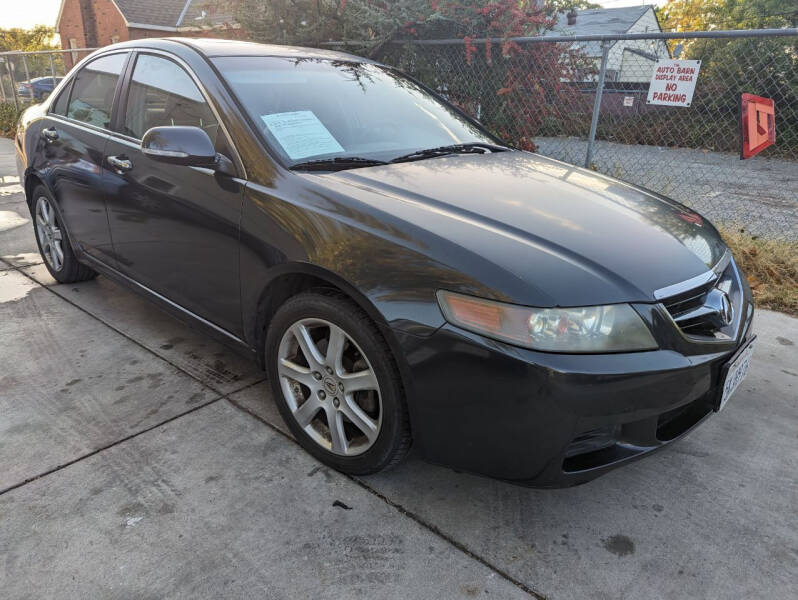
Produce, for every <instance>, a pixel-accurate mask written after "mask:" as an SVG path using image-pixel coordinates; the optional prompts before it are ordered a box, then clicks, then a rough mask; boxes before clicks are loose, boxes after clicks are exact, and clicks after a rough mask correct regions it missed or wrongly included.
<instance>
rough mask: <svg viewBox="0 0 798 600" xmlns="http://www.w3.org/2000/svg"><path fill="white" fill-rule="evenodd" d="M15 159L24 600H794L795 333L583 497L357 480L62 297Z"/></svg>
mask: <svg viewBox="0 0 798 600" xmlns="http://www.w3.org/2000/svg"><path fill="white" fill-rule="evenodd" d="M12 150H13V148H12V145H11V143H10V142H9V141H8V140H0V590H2V592H0V594H1V595H2V597H3V598H50V597H58V598H164V597H169V598H181V597H184V598H192V599H194V598H221V597H230V598H241V597H247V598H249V597H262V598H302V599H304V598H311V597H313V598H329V599H339V598H340V599H350V598H424V599H427V598H436V599H445V598H471V597H481V596H486V597H492V598H502V599H504V598H528V597H536V598H552V599H567V598H635V599H638V598H645V599H647V600H650V599H655V598H674V599H677V598H678V599H681V598H708V599H717V598H735V599H736V598H769V599H778V598H795V594H796V584H797V582H798V508H797V507H798V320H796V319H792V318H789V317H786V316H784V315H781V314H778V313H772V312H767V311H760V312H759V314H758V316H757V319H756V325H755V326H756V330H757V332H758V334H759V342H758V347H757V352H756V355H755V361H754V368H753V370H752V372H751V373H750V375H749V377H748V379H746V381H745V382H744V383H743V385H742V386H741V388H740V389H739V390H738V392H737V394H736V396H735V397H734V398H733V399H732V401H731V402H730V404H729V406H728V407H727V408H726V409H725V410H724V411H723V412H722V413H721V414H719V415H717V416H716V417H714V418H713V419H711V420H710V421H709V422H707V423H706V424H705V425H704V426H702V427H701V428H699V429H698V430H697V431H695V432H693V433H692V434H690V435H689V436H688V437H687V438H686V439H684V440H682V441H680V442H678V443H676V444H674V445H673V446H671V447H670V448H669V449H666V450H665V451H663V452H660V453H659V454H657V455H655V456H652V457H650V458H648V459H646V460H643V461H640V462H637V463H635V464H633V465H631V466H628V467H626V468H624V469H621V470H618V471H615V472H613V473H611V474H609V475H608V476H606V477H604V478H602V479H599V480H597V481H594V482H592V483H590V484H587V485H584V486H582V487H579V488H572V489H566V490H554V491H535V490H528V489H524V488H519V487H515V486H512V485H508V484H505V483H501V482H497V481H492V480H489V479H484V478H480V477H475V476H470V475H466V474H460V473H455V472H453V471H451V470H448V469H445V468H441V467H436V466H432V465H428V464H426V463H424V462H421V461H420V460H419V459H417V458H414V457H412V456H411V458H410V460H408V461H407V462H405V463H404V464H403V465H401V466H400V467H399V468H397V469H394V470H393V471H390V472H388V473H385V474H381V475H378V476H372V477H366V478H349V477H345V476H343V475H341V474H339V473H337V472H334V471H331V470H329V469H327V468H325V467H323V466H321V465H320V464H319V463H317V462H316V461H315V460H314V459H313V458H311V457H310V456H309V455H307V454H306V453H305V452H304V451H302V449H301V448H300V447H299V446H298V445H296V444H295V443H294V441H293V440H292V439H291V437H290V435H289V434H288V433H287V432H286V430H285V428H284V425H283V423H282V422H281V420H280V418H279V416H278V415H277V413H276V411H275V408H274V406H273V403H272V399H271V397H270V394H269V391H268V388H267V385H266V383H265V382H264V377H263V374H262V373H261V372H260V371H259V370H258V369H257V368H256V367H255V366H254V365H252V364H250V363H248V362H247V361H245V360H243V359H242V358H240V357H238V356H237V355H236V354H234V353H232V352H230V351H229V350H227V349H226V348H225V347H223V346H220V345H218V344H216V343H215V342H214V341H212V340H210V339H208V338H205V337H203V336H202V335H201V334H198V333H197V332H195V331H194V330H192V329H190V328H189V327H187V326H186V325H184V324H183V323H181V322H180V321H177V320H175V319H173V318H172V317H170V316H168V315H166V314H164V313H162V312H160V311H159V310H158V309H157V308H155V307H154V306H153V305H151V304H149V303H148V302H147V301H145V300H142V299H141V298H139V297H138V296H136V295H134V294H133V293H131V292H129V291H127V290H125V289H123V288H120V287H119V286H117V285H115V284H113V283H111V282H110V281H108V280H106V279H105V278H103V277H100V278H98V279H97V280H95V281H90V282H86V283H81V284H77V285H56V284H55V283H54V282H53V280H52V279H51V278H50V276H49V274H48V273H47V271H46V270H45V269H44V267H43V266H42V265H41V263H40V259H39V258H38V255H37V253H36V245H35V241H34V239H33V231H32V227H31V224H30V217H29V214H28V211H27V208H26V206H25V204H24V199H23V195H22V193H21V189H20V187H19V184H18V182H17V181H16V178H15V173H14V168H13V161H12V159H11V152H12ZM486 401H489V399H486Z"/></svg>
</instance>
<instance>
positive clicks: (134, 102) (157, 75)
mask: <svg viewBox="0 0 798 600" xmlns="http://www.w3.org/2000/svg"><path fill="white" fill-rule="evenodd" d="M168 125H183V126H186V125H187V126H194V127H200V128H202V129H204V130H205V131H206V132H207V134H208V135H209V136H210V138H211V141H213V142H215V141H216V133H217V129H218V126H219V125H218V123H217V122H216V118H215V117H214V116H213V112H212V111H211V108H210V107H209V106H208V104H207V103H206V102H205V98H204V97H203V96H202V94H201V93H200V91H199V89H198V88H197V86H196V85H195V84H194V81H193V80H192V79H191V77H189V75H188V73H186V72H185V71H184V70H183V69H182V68H181V67H180V66H178V65H177V63H175V62H173V61H171V60H169V59H167V58H162V57H160V56H153V55H150V54H140V55H139V56H138V58H137V59H136V67H135V68H134V69H133V77H132V79H131V81H130V87H129V92H128V100H127V108H126V110H125V125H124V133H125V134H126V135H129V136H132V137H134V138H137V139H141V138H142V137H143V136H144V133H145V132H146V131H147V130H148V129H150V128H151V127H161V126H168Z"/></svg>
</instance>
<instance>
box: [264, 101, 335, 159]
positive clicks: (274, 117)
mask: <svg viewBox="0 0 798 600" xmlns="http://www.w3.org/2000/svg"><path fill="white" fill-rule="evenodd" d="M260 118H261V119H262V120H263V122H264V123H265V124H266V127H268V128H269V131H270V132H271V134H272V135H273V136H274V137H275V139H276V140H277V142H278V143H279V144H280V146H282V147H283V150H285V153H286V154H287V155H288V156H289V157H290V158H291V159H294V160H295V159H299V158H307V157H308V156H321V155H324V154H335V153H337V152H343V151H344V149H343V147H342V146H341V144H339V143H338V140H336V139H335V138H334V137H333V135H332V134H331V133H330V131H329V130H328V129H327V128H326V127H325V126H324V123H322V122H321V121H319V118H318V117H317V116H316V115H315V114H313V111H310V110H298V111H295V112H284V113H274V114H271V115H261V117H260Z"/></svg>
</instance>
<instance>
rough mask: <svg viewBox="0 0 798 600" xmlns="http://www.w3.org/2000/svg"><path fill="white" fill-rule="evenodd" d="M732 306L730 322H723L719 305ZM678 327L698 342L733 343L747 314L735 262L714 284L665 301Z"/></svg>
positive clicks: (701, 286)
mask: <svg viewBox="0 0 798 600" xmlns="http://www.w3.org/2000/svg"><path fill="white" fill-rule="evenodd" d="M721 296H725V298H724V299H723V301H724V302H725V303H726V306H727V307H728V306H729V305H731V315H732V318H731V320H730V321H727V320H726V319H724V318H723V314H722V312H723V311H722V310H719V307H718V301H719V299H720V297H721ZM661 302H662V305H663V306H664V307H665V310H667V311H668V313H669V314H670V316H671V318H672V319H673V321H674V323H676V326H677V327H679V329H680V330H681V331H682V333H684V334H685V335H686V336H689V337H692V338H698V339H715V340H730V339H733V338H734V333H735V328H736V325H737V324H738V323H739V322H740V319H741V318H746V316H745V315H742V314H741V313H742V311H743V296H742V288H741V283H740V279H739V274H738V273H737V270H736V267H735V265H734V261H730V262H729V264H728V265H727V266H726V268H725V269H724V270H723V271H722V272H721V273H719V274H718V276H717V277H716V278H715V279H713V280H712V281H710V282H707V283H704V284H702V285H700V286H698V287H695V288H692V289H690V290H687V291H684V292H680V293H678V294H676V295H673V296H670V297H667V298H663V299H662V300H661Z"/></svg>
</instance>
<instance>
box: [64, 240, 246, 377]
mask: <svg viewBox="0 0 798 600" xmlns="http://www.w3.org/2000/svg"><path fill="white" fill-rule="evenodd" d="M80 260H81V261H82V262H85V263H86V264H87V265H88V266H90V267H91V268H92V269H94V270H95V271H97V272H99V273H101V274H102V275H105V276H106V277H108V278H109V279H112V280H114V281H116V282H117V283H119V284H121V285H123V286H125V287H126V288H128V289H130V290H132V291H134V292H136V293H137V294H139V295H140V296H143V297H144V298H146V299H147V300H149V301H150V302H152V303H153V304H155V305H156V306H158V308H160V309H162V310H164V311H165V312H167V313H169V314H170V315H172V316H174V317H177V318H178V319H179V320H181V321H183V322H184V323H185V324H187V325H189V326H191V327H193V328H195V329H197V330H199V331H200V332H202V333H203V334H205V335H208V336H209V337H212V338H214V339H215V340H217V341H219V342H221V343H223V344H224V345H226V346H227V347H229V348H230V349H232V350H234V351H236V352H238V353H239V354H241V355H242V356H244V357H246V358H248V359H249V360H252V361H254V362H257V353H256V352H255V349H254V348H252V347H250V346H249V344H247V343H246V342H245V341H244V340H242V339H241V338H239V337H238V336H236V335H233V334H232V333H230V332H229V331H227V330H226V329H223V328H221V327H219V326H218V325H215V324H214V323H211V322H210V321H208V320H207V319H204V318H202V317H201V316H199V315H198V314H196V313H194V312H192V311H190V310H188V309H187V308H184V307H183V306H180V305H179V304H177V303H176V302H173V301H172V300H170V299H169V298H167V297H166V296H163V295H161V294H159V293H158V292H156V291H154V290H151V289H150V288H148V287H147V286H145V285H143V284H141V283H139V282H138V281H136V280H135V279H131V278H130V277H128V276H127V275H125V274H123V273H120V272H119V271H117V270H116V269H114V268H113V267H111V266H109V265H107V264H106V263H104V262H102V261H101V260H98V259H96V258H94V257H93V256H91V255H89V254H86V253H85V252H80Z"/></svg>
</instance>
